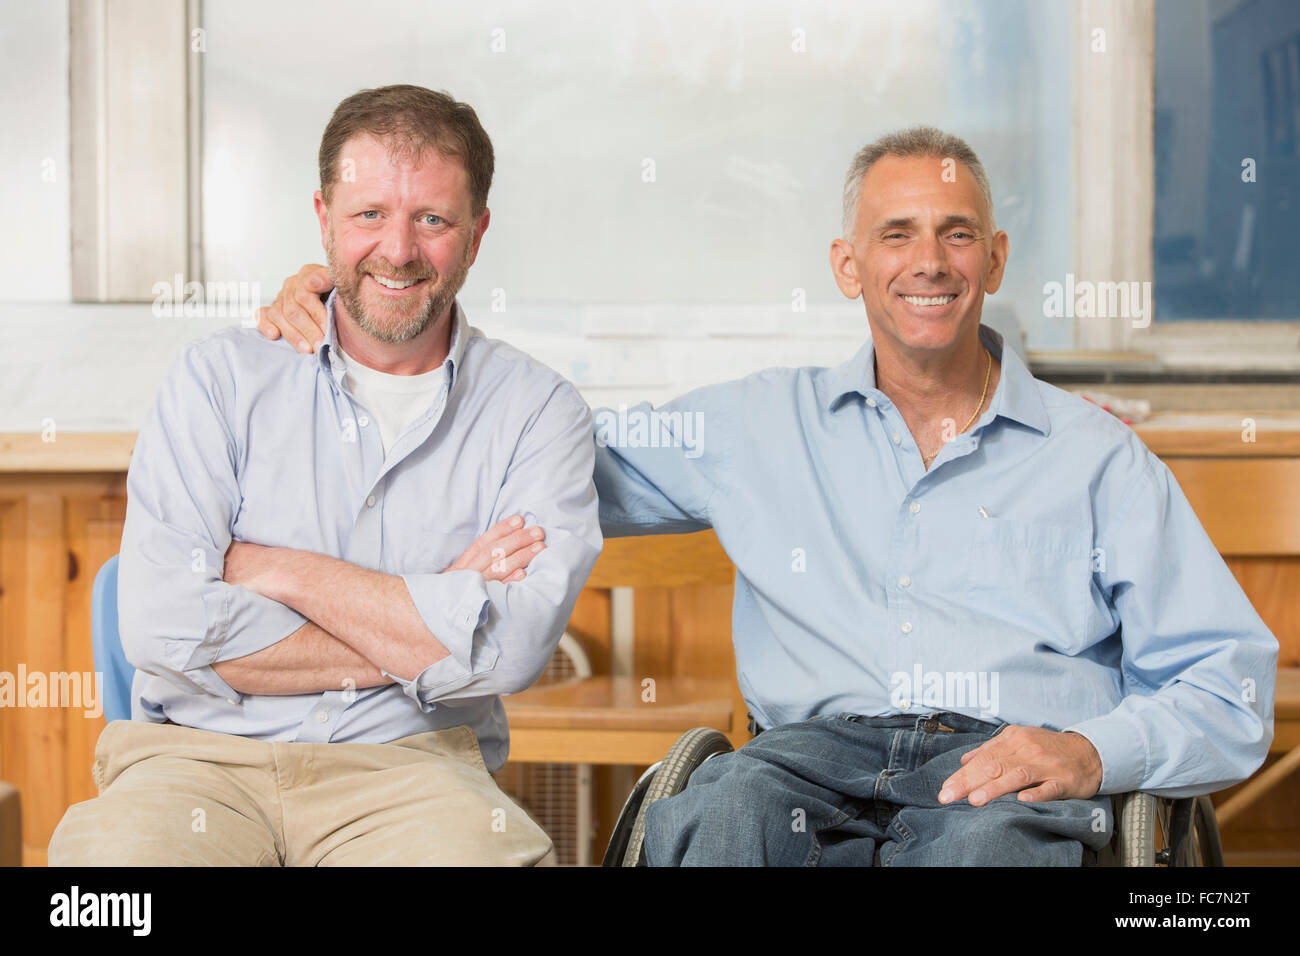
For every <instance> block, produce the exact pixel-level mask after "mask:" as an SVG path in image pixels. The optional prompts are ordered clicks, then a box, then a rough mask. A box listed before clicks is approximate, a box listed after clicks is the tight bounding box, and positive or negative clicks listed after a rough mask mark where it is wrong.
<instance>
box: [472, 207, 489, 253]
mask: <svg viewBox="0 0 1300 956" xmlns="http://www.w3.org/2000/svg"><path fill="white" fill-rule="evenodd" d="M491 220H492V210H491V209H488V208H486V207H484V209H483V215H481V216H479V217H478V222H476V223H474V251H473V252H472V253H471V254H470V257H469V264H470V265H473V264H474V260H475V259H477V258H478V247H479V243H481V242H482V241H483V233H485V232H487V227H488V223H489V222H491Z"/></svg>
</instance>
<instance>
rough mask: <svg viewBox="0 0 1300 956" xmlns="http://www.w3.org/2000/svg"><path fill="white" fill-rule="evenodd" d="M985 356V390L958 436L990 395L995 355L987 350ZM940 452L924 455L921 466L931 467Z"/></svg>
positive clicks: (973, 418)
mask: <svg viewBox="0 0 1300 956" xmlns="http://www.w3.org/2000/svg"><path fill="white" fill-rule="evenodd" d="M984 354H985V355H987V356H988V357H989V361H988V364H987V365H986V366H985V367H984V390H983V391H981V392H980V401H979V404H978V405H976V406H975V411H974V413H973V414H972V415H971V417H970V418H968V419H966V424H965V425H963V426H961V431H959V432H957V434H958V435H960V434H961V433H962V432H964V431H965V430H966V429H968V428H970V423H971V422H973V421H975V416H976V415H978V414H979V413H980V409H981V408H983V407H984V397H985V396H986V395H988V393H989V373H990V372H992V371H993V353H992V352H990V351H989V350H988V349H985V350H984ZM946 444H947V442H944V445H946ZM939 451H943V445H940V446H939ZM939 451H936V452H935V453H934V454H933V455H922V456H921V464H923V465H929V464H930V462H932V461H934V459H936V458H938V457H939Z"/></svg>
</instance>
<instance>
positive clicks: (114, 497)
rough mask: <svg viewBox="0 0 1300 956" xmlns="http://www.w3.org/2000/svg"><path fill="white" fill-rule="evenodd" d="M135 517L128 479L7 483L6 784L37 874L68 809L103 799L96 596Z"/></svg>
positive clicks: (0, 572)
mask: <svg viewBox="0 0 1300 956" xmlns="http://www.w3.org/2000/svg"><path fill="white" fill-rule="evenodd" d="M125 514H126V487H125V476H124V475H121V474H89V475H76V474H72V475H30V474H17V475H13V474H0V672H4V674H5V675H6V677H7V679H8V684H9V689H10V690H11V691H12V692H13V699H12V700H10V699H9V698H7V697H6V698H5V703H6V706H4V707H3V708H0V779H5V780H7V781H9V782H10V783H12V784H14V785H16V786H17V787H18V789H19V792H20V793H21V795H22V809H23V861H24V863H25V864H27V865H32V864H41V863H44V862H45V848H46V845H47V844H48V843H49V838H50V834H51V833H53V832H54V828H55V826H57V825H58V822H59V820H60V819H61V818H62V816H63V813H64V811H65V810H66V809H67V808H68V807H69V806H70V805H71V804H73V803H77V802H79V801H81V800H88V799H90V798H91V797H93V796H95V793H96V790H95V784H94V782H93V781H92V779H91V775H90V765H91V755H92V754H93V752H94V747H95V741H96V740H97V739H98V737H99V732H100V731H101V730H103V729H104V718H103V716H102V711H101V714H100V715H98V716H87V714H86V711H87V708H88V707H93V705H94V702H95V701H97V700H99V696H98V693H97V691H94V692H92V689H93V684H92V685H90V686H87V685H86V684H85V682H86V681H88V680H89V681H93V679H94V678H93V676H92V677H89V678H88V677H87V676H86V675H93V674H94V672H95V665H94V660H93V656H92V653H91V645H90V594H91V587H92V585H93V583H94V577H95V572H96V571H97V570H98V569H99V567H100V566H101V565H102V564H103V563H104V562H105V561H106V560H108V558H109V557H111V556H112V555H113V554H116V553H117V549H118V545H119V543H120V541H121V537H122V521H123V518H124V517H125ZM74 675H75V676H74ZM20 677H21V678H23V679H22V680H21V681H19V678H20ZM29 705H36V706H29Z"/></svg>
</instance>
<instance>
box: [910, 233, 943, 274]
mask: <svg viewBox="0 0 1300 956" xmlns="http://www.w3.org/2000/svg"><path fill="white" fill-rule="evenodd" d="M912 273H913V275H926V276H942V275H947V274H948V247H947V246H945V245H944V243H943V240H942V239H941V238H940V237H939V236H933V235H932V236H922V237H921V238H920V239H918V240H917V241H916V244H915V245H913V247H912Z"/></svg>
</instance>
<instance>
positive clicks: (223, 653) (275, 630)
mask: <svg viewBox="0 0 1300 956" xmlns="http://www.w3.org/2000/svg"><path fill="white" fill-rule="evenodd" d="M209 349H210V345H209V344H208V343H196V344H194V345H191V346H188V347H187V348H186V349H185V350H184V351H183V352H182V354H181V356H180V357H179V358H178V359H177V361H176V362H175V363H173V365H172V366H171V368H170V369H169V370H168V372H167V375H166V378H165V379H164V381H163V384H162V387H161V388H160V389H159V392H158V396H157V398H156V399H155V401H154V404H153V406H152V408H151V409H150V412H149V415H148V418H147V420H146V422H145V425H144V427H143V428H142V429H141V431H140V434H139V436H138V438H137V440H136V445H135V449H134V451H133V452H132V456H131V465H130V468H129V470H128V473H127V507H126V521H125V524H124V526H123V530H122V551H121V556H120V558H119V564H118V629H119V632H120V636H121V641H122V649H123V651H124V652H125V654H126V658H127V660H128V661H130V662H131V664H132V665H133V666H134V667H136V668H137V669H138V670H141V671H144V672H145V673H148V674H153V675H155V676H158V677H161V678H164V679H166V680H167V681H169V682H171V683H172V684H174V685H176V686H177V687H179V688H181V689H182V690H185V691H187V692H189V693H194V694H211V695H214V696H218V697H222V698H225V699H227V700H230V701H233V702H238V701H239V700H241V699H242V695H241V694H239V693H238V692H237V691H235V690H234V689H233V688H231V687H230V686H229V685H228V684H227V683H226V682H225V681H223V680H222V679H221V678H220V677H219V676H218V675H217V673H216V671H215V670H213V668H212V665H213V664H214V663H216V662H218V661H224V660H233V659H234V658H238V657H243V656H245V655H247V654H252V653H254V652H255V651H259V650H262V649H263V648H266V647H269V646H271V645H272V644H275V643H276V642H278V641H280V640H283V639H284V638H286V637H288V636H289V635H290V634H292V633H293V632H294V631H296V630H298V628H300V627H301V626H302V625H303V623H304V622H305V621H306V618H304V617H303V616H302V615H300V614H298V613H297V612H296V611H293V610H291V609H290V608H288V607H286V606H285V605H283V604H280V603H279V602H277V601H272V600H270V599H268V598H264V597H262V596H261V595H258V594H255V593H254V592H252V591H250V590H248V589H246V588H242V587H236V586H234V585H230V584H226V583H225V582H224V581H223V580H222V579H221V578H222V568H223V563H224V560H225V554H226V550H227V549H228V548H229V546H230V543H231V533H230V529H231V526H232V520H233V517H234V515H235V514H236V513H237V511H238V508H239V503H240V491H239V483H238V479H237V463H238V450H237V447H236V442H235V439H234V432H233V430H232V427H231V414H232V410H233V395H234V388H233V380H232V371H231V370H230V369H229V367H227V366H225V365H224V364H223V362H222V359H221V358H220V356H214V355H212V354H211V352H210V350H209Z"/></svg>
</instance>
